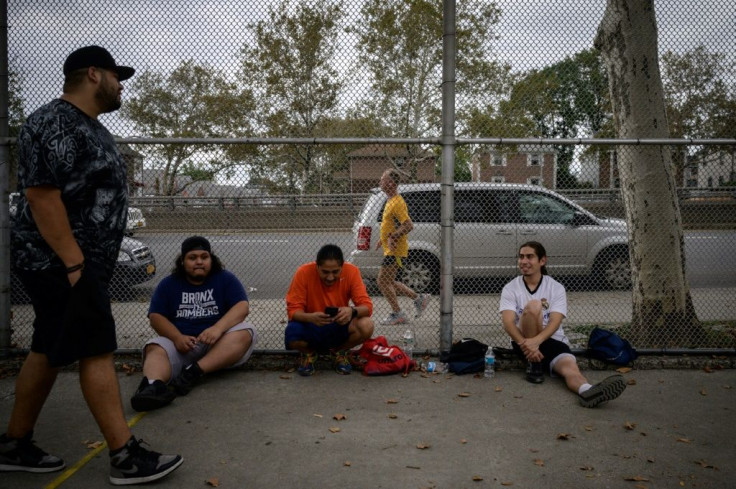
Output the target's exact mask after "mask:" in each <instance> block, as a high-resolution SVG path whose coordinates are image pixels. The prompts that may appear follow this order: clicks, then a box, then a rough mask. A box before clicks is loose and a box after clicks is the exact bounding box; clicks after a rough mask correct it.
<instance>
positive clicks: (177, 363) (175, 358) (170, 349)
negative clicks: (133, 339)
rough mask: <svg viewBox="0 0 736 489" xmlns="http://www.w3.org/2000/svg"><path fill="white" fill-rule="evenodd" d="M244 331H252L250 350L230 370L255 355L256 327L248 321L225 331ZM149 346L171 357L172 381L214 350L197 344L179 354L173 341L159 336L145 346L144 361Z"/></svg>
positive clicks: (210, 346)
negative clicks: (156, 346)
mask: <svg viewBox="0 0 736 489" xmlns="http://www.w3.org/2000/svg"><path fill="white" fill-rule="evenodd" d="M243 329H247V330H248V331H250V336H251V342H250V348H248V351H246V352H245V354H244V355H243V356H242V358H241V359H240V360H238V361H237V362H235V364H233V365H231V366H230V367H229V368H235V367H240V366H241V365H243V364H245V362H247V361H248V359H249V358H250V356H251V355H252V354H253V349H254V348H255V346H256V343H257V341H258V335H257V334H256V329H255V327H254V326H253V325H252V324H251V323H249V322H247V321H243V322H242V323H238V324H236V325H235V326H233V327H232V328H230V329H228V330H227V331H225V334H228V333H231V332H233V331H240V330H243ZM224 336H225V335H222V337H220V339H222V338H224ZM148 345H158V346H160V347H161V348H163V349H164V351H166V355H168V357H169V363H170V364H171V378H172V379H173V378H174V377H176V376H177V375H179V373H180V372H181V371H182V369H183V368H184V367H186V366H187V365H190V364H192V363H194V362H196V361H197V360H199V359H200V358H202V357H203V356H205V355H206V354H207V352H208V351H210V348H212V345H206V344H204V343H197V346H195V347H194V349H193V350H192V351H189V352H187V353H179V351H178V350H177V349H176V346H174V342H173V341H171V340H170V339H168V338H166V337H164V336H157V337H155V338H152V339H150V340H148V341H147V342H146V344H145V345H144V346H143V361H145V360H146V347H147V346H148Z"/></svg>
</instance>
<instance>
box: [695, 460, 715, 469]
mask: <svg viewBox="0 0 736 489" xmlns="http://www.w3.org/2000/svg"><path fill="white" fill-rule="evenodd" d="M695 463H696V464H698V465H700V466H701V467H703V468H704V469H715V470H718V467H716V466H715V465H711V464H709V463H708V462H706V461H705V460H696V461H695Z"/></svg>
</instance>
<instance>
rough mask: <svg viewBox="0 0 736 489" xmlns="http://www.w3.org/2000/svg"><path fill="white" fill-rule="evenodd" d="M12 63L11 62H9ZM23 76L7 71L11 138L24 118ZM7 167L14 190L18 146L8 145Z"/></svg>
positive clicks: (11, 70)
mask: <svg viewBox="0 0 736 489" xmlns="http://www.w3.org/2000/svg"><path fill="white" fill-rule="evenodd" d="M11 65H12V62H11ZM22 83H23V77H22V76H21V74H20V73H19V72H18V71H17V70H15V69H13V68H12V66H11V69H10V70H9V72H8V125H9V131H8V136H10V137H11V138H14V137H18V134H19V133H20V128H21V126H22V125H23V123H24V122H25V120H26V115H25V111H24V110H23V105H24V101H23V89H22ZM9 163H10V164H9V168H8V176H9V180H8V189H9V190H10V191H15V189H16V187H17V186H18V147H17V146H15V145H12V146H11V147H10V161H9Z"/></svg>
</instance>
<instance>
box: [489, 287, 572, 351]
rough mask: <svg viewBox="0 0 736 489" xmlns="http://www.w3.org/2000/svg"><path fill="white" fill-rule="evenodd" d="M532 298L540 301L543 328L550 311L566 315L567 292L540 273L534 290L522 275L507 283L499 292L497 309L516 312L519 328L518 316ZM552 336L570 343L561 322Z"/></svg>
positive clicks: (515, 320) (516, 322) (547, 320)
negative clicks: (528, 285)
mask: <svg viewBox="0 0 736 489" xmlns="http://www.w3.org/2000/svg"><path fill="white" fill-rule="evenodd" d="M534 299H536V300H539V301H541V302H542V309H543V313H542V327H543V328H546V327H547V324H548V323H549V313H550V312H559V313H560V314H562V315H563V316H565V317H566V316H567V294H566V293H565V287H564V286H563V285H562V284H561V283H559V282H558V281H556V280H555V279H553V278H552V277H550V276H549V275H542V281H541V282H540V283H539V285H538V286H537V289H536V290H534V291H530V290H529V289H528V288H527V286H526V283H525V282H524V277H523V276H521V275H519V276H518V277H516V278H515V279H513V280H512V281H511V282H509V283H507V284H506V285H505V286H504V288H503V291H502V292H501V303H500V306H499V308H498V310H499V311H514V312H515V313H516V317H515V318H514V322H515V324H516V327H517V328H519V318H520V317H521V313H522V312H524V307H525V306H526V305H527V303H528V302H529V301H531V300H534ZM520 329H521V328H520ZM552 338H554V339H556V340H558V341H562V342H563V343H565V344H567V345H570V341H569V340H568V339H567V336H565V332H564V331H563V329H562V324H560V327H559V328H557V331H555V333H554V334H553V335H552Z"/></svg>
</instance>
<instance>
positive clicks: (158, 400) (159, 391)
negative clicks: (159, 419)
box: [130, 377, 176, 412]
mask: <svg viewBox="0 0 736 489" xmlns="http://www.w3.org/2000/svg"><path fill="white" fill-rule="evenodd" d="M175 398H176V394H175V393H173V392H172V391H170V390H169V388H168V387H167V386H166V384H164V383H163V382H162V381H160V380H154V381H153V384H149V383H148V379H147V378H146V377H143V380H141V383H140V385H139V386H138V390H137V391H135V394H134V395H133V397H131V398H130V405H131V406H133V409H135V410H136V411H138V412H141V411H152V410H154V409H158V408H162V407H164V406H166V405H168V404H170V403H171V401H173V400H174V399H175Z"/></svg>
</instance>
